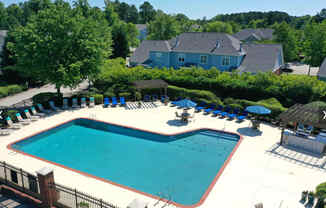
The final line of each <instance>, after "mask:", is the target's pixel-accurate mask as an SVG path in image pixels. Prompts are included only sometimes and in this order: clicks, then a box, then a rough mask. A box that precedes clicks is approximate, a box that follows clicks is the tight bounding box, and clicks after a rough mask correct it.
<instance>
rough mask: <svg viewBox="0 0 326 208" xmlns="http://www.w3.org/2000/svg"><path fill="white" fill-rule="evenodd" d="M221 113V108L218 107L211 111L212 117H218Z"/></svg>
mask: <svg viewBox="0 0 326 208" xmlns="http://www.w3.org/2000/svg"><path fill="white" fill-rule="evenodd" d="M222 111H223V106H221V105H219V106H218V108H217V110H215V111H213V115H214V116H218V115H220V114H221V113H222Z"/></svg>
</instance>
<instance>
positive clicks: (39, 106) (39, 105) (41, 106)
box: [37, 103, 52, 114]
mask: <svg viewBox="0 0 326 208" xmlns="http://www.w3.org/2000/svg"><path fill="white" fill-rule="evenodd" d="M37 107H38V109H39V110H40V111H41V112H42V113H45V114H50V113H52V111H50V110H45V109H44V108H43V105H42V104H40V103H38V104H37Z"/></svg>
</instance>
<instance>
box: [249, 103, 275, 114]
mask: <svg viewBox="0 0 326 208" xmlns="http://www.w3.org/2000/svg"><path fill="white" fill-rule="evenodd" d="M246 111H247V112H249V113H253V114H258V115H267V114H270V113H271V110H269V109H268V108H265V107H264V106H260V105H254V106H249V107H247V108H246Z"/></svg>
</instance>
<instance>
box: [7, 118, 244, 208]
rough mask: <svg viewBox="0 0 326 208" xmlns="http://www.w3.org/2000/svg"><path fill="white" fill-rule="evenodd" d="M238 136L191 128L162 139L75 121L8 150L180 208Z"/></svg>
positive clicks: (196, 199) (211, 178)
mask: <svg viewBox="0 0 326 208" xmlns="http://www.w3.org/2000/svg"><path fill="white" fill-rule="evenodd" d="M239 140H240V136H238V135H236V134H230V133H225V132H218V131H213V130H207V129H206V130H205V129H202V130H196V131H192V132H187V133H183V134H179V135H173V136H167V135H160V134H156V133H151V132H146V131H140V130H136V129H131V128H126V127H122V126H118V125H113V124H108V123H104V122H100V121H95V120H91V119H84V118H80V119H75V120H72V121H70V122H68V123H65V124H62V125H60V126H57V127H55V128H53V129H50V130H48V131H45V132H42V133H40V134H37V135H35V136H32V137H29V138H26V139H24V140H21V141H18V142H16V143H14V144H12V145H11V147H12V148H13V149H16V150H19V151H21V152H24V153H27V154H29V155H32V156H36V157H38V158H41V159H44V160H47V161H50V162H54V163H56V164H60V165H63V166H65V167H69V168H72V169H75V170H78V171H81V172H85V173H87V174H90V175H93V176H96V177H99V178H103V179H105V180H107V181H110V182H114V183H115V184H119V185H121V186H123V187H127V188H129V189H132V190H134V191H138V192H142V193H145V194H147V195H148V194H149V195H151V196H154V197H158V198H164V199H166V200H170V201H173V202H175V203H176V204H179V205H182V206H192V205H195V204H198V203H200V202H202V201H203V199H204V198H205V197H206V196H207V194H208V192H209V190H210V189H211V188H212V186H213V185H214V183H215V181H216V179H217V177H218V175H219V174H221V169H223V168H222V167H223V166H224V164H225V162H226V160H227V159H228V158H230V157H229V155H230V154H231V153H232V152H233V151H234V149H235V147H236V146H237V144H238V142H239Z"/></svg>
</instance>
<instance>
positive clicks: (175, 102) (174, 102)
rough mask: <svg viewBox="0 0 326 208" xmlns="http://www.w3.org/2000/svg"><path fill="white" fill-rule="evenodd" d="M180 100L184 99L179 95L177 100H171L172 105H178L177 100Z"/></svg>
mask: <svg viewBox="0 0 326 208" xmlns="http://www.w3.org/2000/svg"><path fill="white" fill-rule="evenodd" d="M180 100H182V98H181V97H178V98H177V99H176V100H175V101H172V102H171V106H176V104H177V102H178V101H180Z"/></svg>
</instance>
